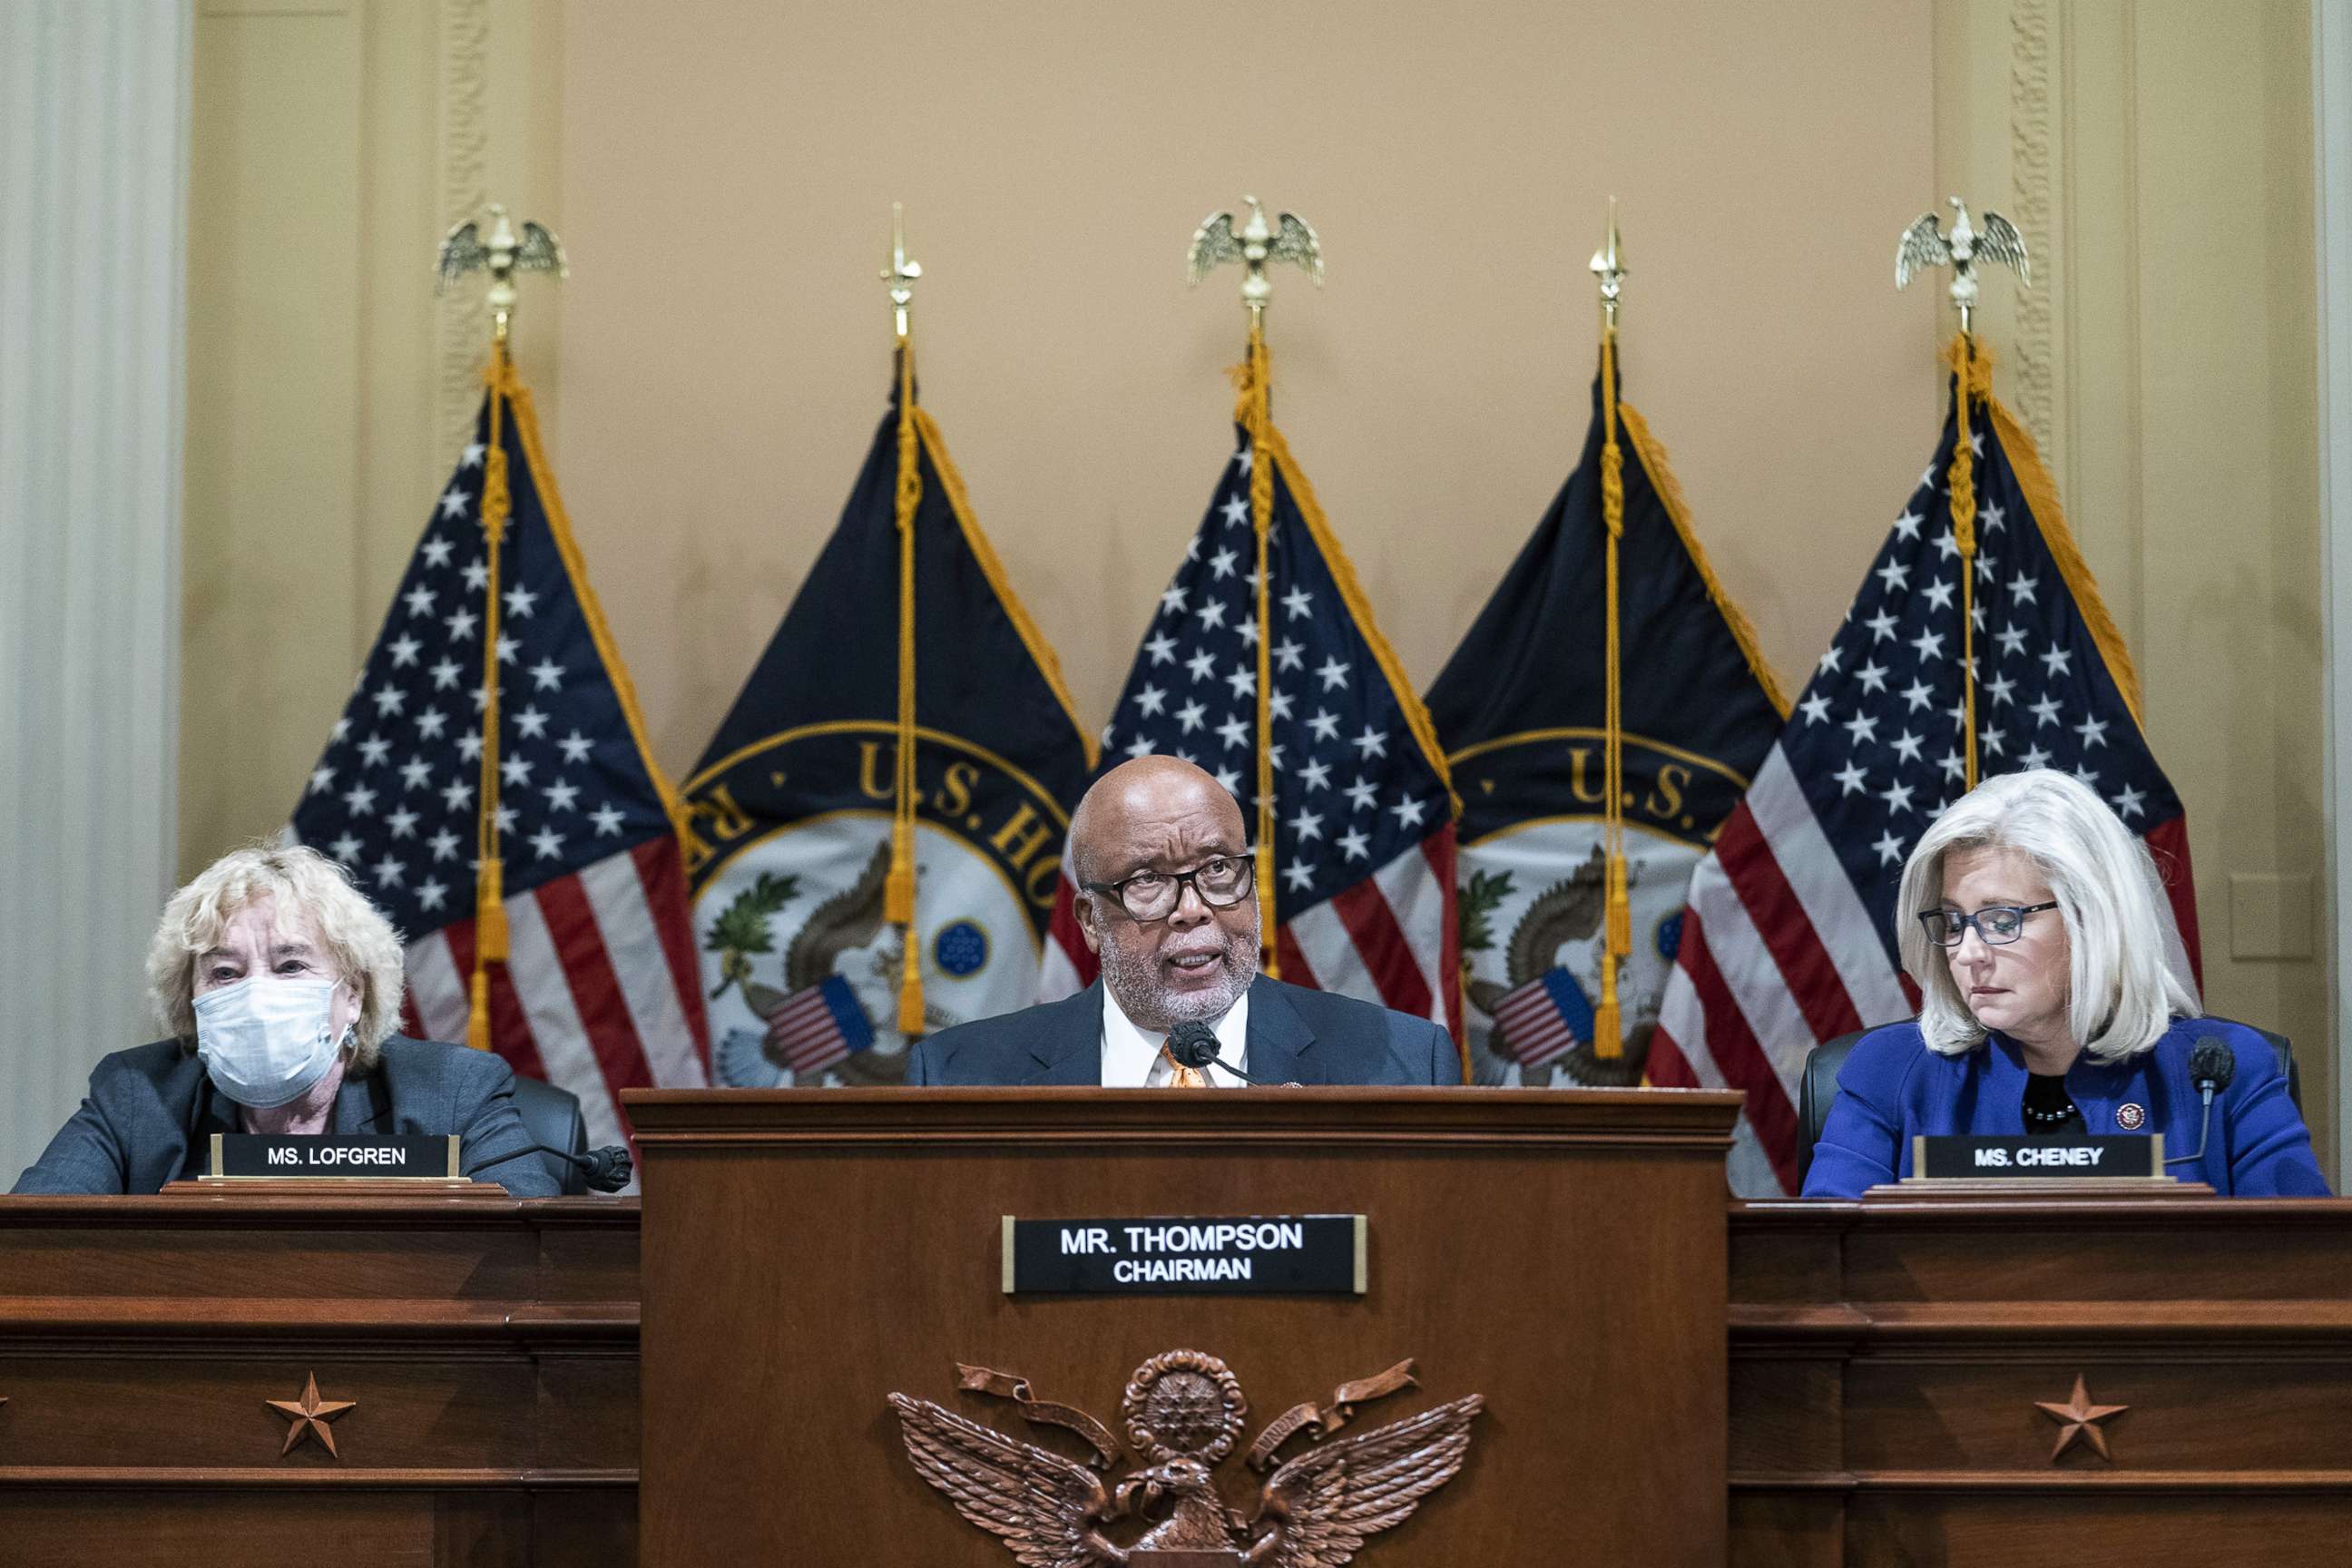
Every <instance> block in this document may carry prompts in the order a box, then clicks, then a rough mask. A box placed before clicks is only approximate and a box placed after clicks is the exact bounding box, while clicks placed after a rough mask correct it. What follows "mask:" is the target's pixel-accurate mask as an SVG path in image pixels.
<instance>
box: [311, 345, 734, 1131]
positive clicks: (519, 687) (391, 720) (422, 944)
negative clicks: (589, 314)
mask: <svg viewBox="0 0 2352 1568" xmlns="http://www.w3.org/2000/svg"><path fill="white" fill-rule="evenodd" d="M489 374H490V378H491V387H490V391H489V394H488V396H486V397H485V398H484V400H483V406H482V413H481V415H480V416H479V417H478V419H477V420H476V423H475V434H474V438H473V440H472V442H471V443H469V444H468V445H467V447H466V449H465V452H464V454H463V455H462V456H461V457H460V458H458V460H457V471H456V472H455V473H454V474H452V475H451V476H450V479H449V484H448V488H447V489H446V490H444V491H443V492H442V495H441V498H440V500H439V501H438V502H437V503H436V506H435V508H434V511H433V519H432V521H430V522H429V523H427V524H426V525H425V536H424V538H423V539H422V540H421V541H419V542H418V544H417V547H416V553H415V555H414V556H413V557H412V558H411V559H410V561H409V563H408V571H407V573H406V574H404V576H403V577H402V578H401V583H400V591H399V593H398V594H397V595H394V599H393V602H392V607H391V609H390V610H389V611H388V612H387V613H386V614H385V616H384V621H383V630H382V631H381V632H379V633H378V634H377V635H376V641H375V647H374V648H373V650H372V651H371V652H370V653H369V654H368V658H367V662H366V664H365V665H364V666H363V667H362V668H361V670H360V675H359V679H358V681H357V683H356V684H355V685H354V687H353V689H352V698H351V700H350V702H349V703H348V704H346V705H345V707H344V709H343V714H342V717H341V718H340V719H338V720H337V721H335V727H334V730H333V732H332V733H331V735H330V736H329V738H328V741H327V746H326V750H325V751H324V752H320V757H319V763H318V766H317V767H316V768H315V769H313V770H312V772H311V773H310V782H309V784H308V785H307V787H306V788H305V789H304V791H303V794H302V799H301V803H300V804H299V805H298V806H296V807H295V810H294V819H293V823H292V832H293V834H294V836H295V837H298V838H299V839H300V840H301V841H302V842H303V843H305V844H309V845H310V846H312V847H315V848H318V849H320V850H321V851H323V852H325V853H326V854H329V855H331V856H333V857H334V858H336V859H337V860H339V861H341V863H342V866H343V868H344V869H345V870H347V871H348V872H349V873H350V874H351V877H352V881H353V882H355V883H356V884H357V885H358V887H359V889H360V890H361V891H362V892H363V893H365V894H366V895H367V896H368V897H369V899H371V900H373V902H374V903H375V905H376V907H377V908H378V909H380V910H383V912H384V914H385V915H386V916H387V917H388V918H389V919H390V920H391V921H392V922H393V924H394V926H395V927H397V928H398V929H399V930H400V931H402V932H403V934H404V939H405V941H406V942H407V969H408V997H407V1005H406V1009H405V1017H406V1024H405V1026H406V1027H407V1028H408V1029H409V1031H410V1032H411V1033H414V1034H419V1035H424V1036H426V1037H431V1038H434V1039H442V1040H463V1039H466V1038H467V1036H468V1032H469V1031H468V1016H469V1012H470V1006H469V992H470V989H471V984H470V983H471V981H472V979H473V977H474V975H475V973H476V971H477V967H478V966H477V962H476V960H477V945H478V944H477V936H478V930H477V920H476V915H477V909H476V902H477V893H478V887H479V884H478V876H477V873H478V865H479V863H480V857H481V851H482V848H483V833H484V830H485V827H486V826H488V827H490V828H493V829H494V830H495V844H496V847H497V848H498V851H499V856H498V858H499V860H500V861H501V862H502V866H503V871H504V886H503V894H504V897H503V900H502V907H503V910H504V913H505V925H506V948H507V952H506V956H505V960H504V962H502V963H501V962H494V963H487V964H485V965H482V966H481V967H482V968H483V969H484V970H485V972H486V976H485V977H486V979H487V982H488V988H487V1000H488V1019H487V1020H486V1023H487V1043H488V1045H489V1046H490V1047H491V1048H493V1049H495V1050H496V1051H497V1052H498V1053H499V1055H500V1056H501V1057H504V1058H506V1059H507V1061H508V1062H509V1063H510V1064H512V1066H513V1067H514V1068H515V1070H516V1071H517V1072H520V1073H523V1074H526V1075H528V1076H530V1077H533V1078H541V1079H546V1080H547V1081H549V1082H551V1083H553V1084H556V1085H558V1086H559V1087H561V1088H563V1089H570V1090H571V1091H572V1093H574V1094H576V1095H578V1096H579V1097H580V1107H581V1114H582V1115H583V1118H584V1119H585V1120H586V1121H587V1124H588V1137H589V1141H590V1142H592V1143H615V1142H620V1141H621V1140H622V1138H623V1137H624V1136H625V1133H626V1131H627V1121H626V1119H625V1117H624V1116H623V1115H622V1113H621V1108H620V1092H621V1090H623V1089H644V1088H662V1089H674V1088H696V1087H699V1086H701V1085H702V1084H704V1083H706V1082H707V1081H708V1073H707V1070H706V1066H705V1064H706V1061H707V1058H708V1049H709V1047H708V1044H707V1041H708V1034H707V1026H706V1025H705V1023H704V1014H703V1007H702V995H701V992H700V990H699V988H698V985H697V984H696V973H695V963H694V938H693V932H692V931H691V929H690V927H689V925H688V915H687V902H686V872H685V868H684V863H683V858H682V855H681V852H680V849H679V843H678V836H677V826H676V825H677V797H676V795H674V793H673V792H672V791H671V789H670V786H669V784H668V782H667V780H666V779H665V778H664V776H663V775H662V773H661V772H660V769H659V768H658V767H657V765H656V763H655V762H654V760H653V756H652V754H651V752H649V751H648V749H647V747H646V735H645V726H644V723H643V721H642V720H641V718H640V716H639V715H638V712H637V707H636V700H635V696H634V694H633V693H632V690H631V688H630V685H629V678H628V672H627V670H626V669H625V668H623V667H622V664H621V658H620V655H619V653H618V652H617V651H616V650H615V649H614V646H613V640H612V637H611V634H610V633H609V632H608V631H607V630H606V629H605V626H604V616H603V615H602V613H601V612H600V611H599V609H598V608H597V605H596V598H595V595H594V594H593V592H592V591H591V590H590V588H589V585H588V576H587V573H586V571H585V569H584V567H583V564H582V563H581V558H580V551H579V547H578V545H577V544H575V543H574V542H573V541H572V530H571V524H570V523H569V521H566V519H565V517H564V514H563V506H562V500H561V499H560V498H559V497H558V496H557V494H556V489H555V480H554V476H553V474H552V473H551V471H550V470H549V468H548V467H547V463H546V458H545V456H544V454H543V453H542V452H541V449H540V444H539V428H538V423H537V420H536V418H535V417H534V416H533V414H532V411H531V402H530V392H529V390H528V389H526V388H525V387H524V386H523V385H522V384H521V383H520V381H519V380H518V379H517V378H516V376H515V374H514V371H513V368H512V366H511V365H510V364H509V363H505V362H504V360H503V356H501V360H500V362H499V363H497V364H494V365H493V367H492V368H491V371H490V373H489ZM494 415H495V416H496V417H495V421H494V417H493V416H494ZM494 423H495V426H496V432H497V433H496V437H495V442H496V446H495V451H496V452H502V453H503V454H504V461H503V465H502V467H503V471H504V474H505V478H506V485H507V494H508V497H509V503H510V510H509V511H508V514H507V518H506V521H505V525H504V527H503V529H502V530H501V531H500V534H499V541H498V549H497V551H496V552H495V561H496V565H495V568H493V565H492V560H493V553H492V552H491V551H489V550H488V548H487V544H488V537H487V534H486V532H485V530H484V526H483V521H482V519H483V496H484V492H485V489H486V486H488V488H491V489H495V486H494V484H491V482H490V481H491V480H492V476H493V470H494V469H497V468H500V467H501V465H500V464H499V463H497V462H494V461H493V457H494V448H493V436H492V428H493V424H494ZM493 510H495V508H494V509H493ZM493 591H495V592H496V595H497V599H496V601H495V606H494V605H493V602H492V600H491V594H492V593H493ZM493 607H495V610H496V627H495V630H493V629H492V610H493ZM493 657H495V659H496V661H497V667H498V670H499V681H498V685H497V711H498V726H497V732H496V736H495V748H496V749H495V752H494V753H493V755H494V760H495V765H494V766H493V767H492V769H491V770H490V771H491V773H492V775H493V776H492V777H491V778H490V779H489V781H488V783H489V784H490V793H489V795H488V799H487V800H486V798H485V791H484V784H485V778H484V765H483V764H484V758H483V751H484V741H485V736H484V727H483V723H482V718H483V715H484V714H485V712H486V711H487V710H488V707H489V703H490V695H491V693H490V687H489V683H488V681H487V680H486V679H485V671H486V669H487V668H488V665H489V663H490V661H491V659H492V658H493ZM486 806H487V808H488V813H489V816H490V817H491V819H492V820H491V821H490V823H488V825H486V824H485V823H484V821H483V815H484V811H485V807H486ZM473 1033H474V1034H475V1035H476V1037H477V1038H482V1037H484V1032H483V1031H482V1030H479V1029H477V1030H475V1031H473Z"/></svg>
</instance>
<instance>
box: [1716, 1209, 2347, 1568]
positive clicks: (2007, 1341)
mask: <svg viewBox="0 0 2352 1568" xmlns="http://www.w3.org/2000/svg"><path fill="white" fill-rule="evenodd" d="M1730 1246H1731V1256H1730V1270H1729V1272H1730V1308H1729V1320H1730V1341H1731V1372H1730V1403H1731V1431H1730V1448H1731V1467H1730V1468H1731V1541H1732V1552H1731V1561H1733V1562H1734V1563H1758V1564H1762V1563H1771V1564H1783V1563H1787V1564H1799V1563H1801V1564H1808V1565H1814V1564H1836V1563H1856V1564H1861V1563H1896V1562H1922V1563H1973V1562H1980V1561H1981V1562H1996V1561H2018V1562H2030V1561H2045V1560H2054V1559H2053V1542H2057V1541H2063V1542H2064V1543H2065V1550H2064V1555H2065V1556H2066V1557H2067V1558H2068V1560H2070V1561H2082V1562H2087V1563H2105V1562H2114V1563H2126V1562H2128V1563H2133V1564H2136V1565H2162V1564H2169V1563H2181V1564H2184V1565H2187V1564H2197V1565H2199V1568H2203V1565H2205V1564H2210V1563H2216V1562H2233V1561H2251V1560H2252V1559H2253V1557H2254V1555H2255V1554H2256V1553H2258V1552H2259V1553H2262V1554H2264V1555H2267V1556H2270V1557H2273V1558H2274V1560H2277V1561H2316V1560H2319V1559H2318V1558H2317V1557H2314V1556H2310V1555H2308V1553H2309V1552H2311V1551H2312V1550H2313V1549H2314V1548H2315V1546H2316V1545H2317V1544H2318V1543H2319V1542H2323V1541H2325V1542H2327V1543H2328V1553H2327V1554H2330V1555H2335V1556H2340V1555H2342V1554H2343V1552H2344V1551H2345V1549H2346V1548H2345V1542H2346V1541H2347V1539H2352V1203H2347V1202H2344V1201H2338V1200H2317V1201H2293V1202H2257V1201H2249V1200H2239V1199H2221V1198H2196V1197H2178V1198H2176V1197H2158V1198H2148V1199H2140V1200H2135V1201H2129V1202H2087V1201H2081V1200H2065V1199H2056V1198H2053V1199H2048V1200H2036V1201H2030V1202H2018V1201H2014V1200H2008V1201H1987V1202H1983V1203H1975V1202H1969V1203H1953V1202H1949V1201H1940V1200H1939V1201H1936V1202H1925V1201H1922V1202H1906V1201H1902V1200H1894V1201H1887V1200H1878V1199H1874V1200H1870V1201H1867V1202H1864V1203H1861V1204H1850V1203H1838V1204H1832V1203H1810V1204H1798V1203H1774V1204H1748V1205H1738V1204H1735V1205H1733V1207H1732V1214H1731V1221H1730ZM2077 1374H2080V1375H2081V1376H2082V1377H2083V1378H2084V1383H2085V1386H2086V1389H2087V1393H2088V1397H2089V1401H2090V1402H2091V1403H2094V1404H2098V1405H2128V1406H2129V1407H2130V1408H2129V1409H2127V1410H2126V1411H2124V1412H2122V1413H2121V1414H2119V1415H2115V1416H2113V1417H2111V1418H2109V1419H2108V1420H2106V1421H2105V1422H2104V1423H2102V1424H2101V1429H2102V1430H2103V1431H2104V1432H2105V1434H2106V1439H2107V1444H2108V1448H2109V1454H2108V1457H2105V1458H2102V1457H2101V1456H2100V1455H2099V1454H2098V1453H2097V1452H2096V1451H2095V1449H2094V1448H2093V1447H2091V1446H2090V1445H2089V1444H2088V1443H2086V1442H2084V1441H2083V1440H2082V1439H2080V1438H2078V1439H2077V1440H2076V1441H2075V1442H2074V1444H2073V1445H2072V1446H2071V1447H2069V1448H2068V1449H2067V1451H2066V1452H2064V1453H2063V1454H2060V1455H2057V1456H2055V1457H2053V1453H2052V1449H2053V1447H2054V1445H2055V1444H2056V1442H2057V1440H2058V1437H2059V1435H2060V1432H2061V1425H2060V1423H2059V1422H2058V1421H2057V1420H2055V1419H2053V1417H2052V1416H2051V1415H2047V1414H2045V1413H2044V1412H2043V1411H2042V1410H2041V1409H2040V1408H2038V1405H2039V1404H2040V1403H2041V1402H2044V1401H2047V1402H2051V1403H2056V1404H2065V1403H2066V1402H2067V1401H2068V1400H2069V1397H2070V1395H2071V1394H2072V1392H2073V1389H2074V1379H2075V1377H2076V1375H2077ZM2329 1521H2332V1523H2331V1522H2329Z"/></svg>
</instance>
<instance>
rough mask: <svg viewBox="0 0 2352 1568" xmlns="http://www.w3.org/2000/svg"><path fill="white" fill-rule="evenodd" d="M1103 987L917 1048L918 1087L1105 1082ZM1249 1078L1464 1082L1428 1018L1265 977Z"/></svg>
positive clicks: (1254, 987) (1258, 986)
mask: <svg viewBox="0 0 2352 1568" xmlns="http://www.w3.org/2000/svg"><path fill="white" fill-rule="evenodd" d="M1102 1026H1103V983H1102V982H1101V981H1100V980H1097V981H1096V982H1095V983H1094V984H1092V985H1089V986H1087V988H1086V989H1085V990H1084V991H1081V992H1079V993H1078V994H1076V995H1075V996H1066V997H1064V998H1063V999H1062V1000H1061V1001H1059V1002H1048V1003H1046V1004H1045V1005H1043V1006H1037V1007H1026V1008H1024V1009H1022V1010H1021V1011H1020V1012H1018V1013H1006V1014H1004V1015H1003V1016H999V1017H994V1018H982V1019H978V1020H976V1021H974V1022H972V1023H970V1024H959V1025H957V1026H955V1027H954V1028H952V1029H942V1030H940V1032H939V1033H938V1034H936V1035H931V1036H929V1037H925V1038H924V1039H922V1040H920V1041H919V1042H917V1044H916V1046H915V1049H914V1052H913V1054H912V1055H911V1056H909V1057H908V1061H907V1081H908V1083H910V1084H940V1085H963V1084H1024V1085H1027V1084H1053V1083H1061V1084H1095V1085H1097V1086H1099V1085H1100V1084H1101V1083H1102ZM1244 1066H1246V1067H1247V1068H1249V1075H1250V1077H1252V1078H1255V1079H1265V1081H1267V1082H1269V1083H1354V1084H1397V1085H1411V1084H1458V1083H1460V1082H1461V1081H1462V1058H1461V1057H1460V1055H1459V1054H1458V1053H1456V1052H1455V1050H1454V1040H1453V1037H1451V1036H1449V1035H1447V1034H1446V1032H1445V1031H1444V1029H1441V1028H1439V1027H1438V1026H1436V1025H1435V1024H1433V1023H1431V1022H1430V1021H1429V1020H1428V1019H1426V1018H1416V1017H1413V1016H1412V1015H1411V1014H1408V1013H1395V1012H1391V1011H1390V1010H1389V1009H1388V1008H1386V1007H1380V1006H1375V1005H1373V1004H1371V1003H1370V1002H1359V1001H1356V1000H1355V999H1354V998H1352V997H1348V996H1334V995H1332V994H1330V993H1329V992H1328V991H1309V990H1307V988H1306V987H1305V986H1302V985H1286V984H1283V983H1282V982H1281V981H1279V980H1268V979H1267V978H1266V977H1265V975H1263V974H1261V975H1259V976H1258V977H1257V978H1256V979H1255V980H1253V981H1251V982H1250V992H1249V1052H1248V1060H1247V1061H1246V1062H1245V1063H1244Z"/></svg>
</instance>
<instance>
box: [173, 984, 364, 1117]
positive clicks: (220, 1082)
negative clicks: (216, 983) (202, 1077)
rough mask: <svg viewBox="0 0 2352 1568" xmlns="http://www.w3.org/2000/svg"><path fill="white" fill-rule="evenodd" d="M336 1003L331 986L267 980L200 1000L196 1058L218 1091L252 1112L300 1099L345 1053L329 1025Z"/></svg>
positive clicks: (211, 993)
mask: <svg viewBox="0 0 2352 1568" xmlns="http://www.w3.org/2000/svg"><path fill="white" fill-rule="evenodd" d="M334 1001H335V982H333V981H331V980H277V979H271V978H268V977H266V976H262V975H255V976H254V977H252V978H251V979H247V980H240V981H238V982H237V983H236V984H234V985H224V986H222V987H221V988H220V989H219V990H217V991H207V992H205V994H203V995H201V996H198V997H197V998H196V999H195V1014H196V1054H197V1055H198V1056H200V1057H202V1058H204V1063H205V1072H206V1073H207V1074H208V1075H210V1077H211V1079H212V1080H213V1087H214V1088H215V1089H219V1090H220V1091H221V1092H222V1093H223V1094H225V1095H226V1096H228V1097H229V1099H231V1100H235V1101H236V1102H237V1103H238V1104H239V1105H243V1106H247V1107H250V1108H251V1109H253V1110H270V1109H272V1108H274V1107H276V1106H280V1105H286V1104H289V1103H291V1102H292V1101H294V1100H299V1099H301V1098H302V1096H303V1095H305V1094H307V1093H308V1092H310V1089H311V1087H312V1086H313V1085H315V1084H316V1083H317V1082H318V1081H319V1080H320V1079H322V1078H324V1077H326V1076H327V1073H328V1071H329V1070H330V1069H331V1068H333V1067H334V1065H335V1055H336V1053H337V1052H338V1051H339V1050H341V1048H342V1042H341V1040H339V1039H337V1038H336V1037H335V1035H334V1033H333V1025H332V1024H331V1021H330V1020H331V1016H332V1014H333V1009H334ZM344 1033H345V1034H349V1033H350V1031H349V1030H345V1031H344Z"/></svg>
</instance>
